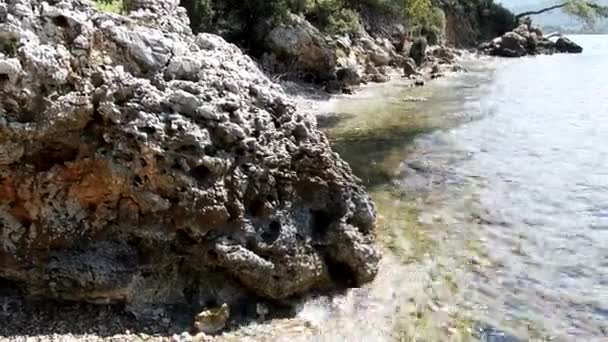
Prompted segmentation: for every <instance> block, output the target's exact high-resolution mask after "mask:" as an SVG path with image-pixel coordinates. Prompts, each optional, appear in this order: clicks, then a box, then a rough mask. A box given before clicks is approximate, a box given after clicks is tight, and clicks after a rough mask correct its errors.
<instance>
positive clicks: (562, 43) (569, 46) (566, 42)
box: [555, 37, 583, 53]
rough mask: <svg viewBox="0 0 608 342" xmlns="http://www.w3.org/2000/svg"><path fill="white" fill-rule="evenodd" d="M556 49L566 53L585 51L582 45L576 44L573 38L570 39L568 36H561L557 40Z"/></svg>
mask: <svg viewBox="0 0 608 342" xmlns="http://www.w3.org/2000/svg"><path fill="white" fill-rule="evenodd" d="M555 49H557V51H558V52H565V53H581V52H583V48H582V47H581V46H580V45H578V44H576V43H575V42H573V41H572V40H570V39H568V38H566V37H560V38H559V39H558V40H557V41H556V42H555Z"/></svg>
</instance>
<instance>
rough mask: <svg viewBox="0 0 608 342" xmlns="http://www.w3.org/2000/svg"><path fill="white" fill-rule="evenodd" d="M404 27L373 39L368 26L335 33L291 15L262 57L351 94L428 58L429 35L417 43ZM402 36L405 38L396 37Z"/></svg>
mask: <svg viewBox="0 0 608 342" xmlns="http://www.w3.org/2000/svg"><path fill="white" fill-rule="evenodd" d="M398 31H399V30H397V33H393V34H390V35H389V34H387V37H382V36H377V37H372V36H371V35H370V34H369V33H368V32H367V31H364V30H362V31H360V32H357V33H352V34H349V35H339V36H331V35H328V34H325V33H323V32H321V31H319V30H318V29H317V28H316V27H314V26H313V25H312V24H310V23H309V22H308V21H306V19H304V18H302V17H299V16H296V15H291V16H290V19H289V20H288V21H287V22H286V23H282V24H279V25H277V26H276V27H274V28H272V29H271V30H270V31H269V33H268V34H267V35H266V36H265V38H264V42H265V49H266V50H267V51H266V53H265V54H264V55H263V56H262V58H261V60H262V64H263V65H264V67H265V68H266V69H267V70H268V71H270V72H271V73H274V74H286V75H291V76H295V77H296V78H298V79H304V80H308V81H313V82H317V83H321V84H325V86H326V87H325V90H327V91H329V92H345V93H351V92H352V91H353V87H356V86H358V85H360V84H364V83H368V82H386V81H388V80H389V79H390V77H389V76H388V75H387V74H388V70H390V69H396V70H399V69H403V70H404V71H405V74H406V75H411V74H415V73H416V72H417V71H416V69H417V68H418V67H419V66H422V65H423V64H425V63H426V62H427V60H426V58H427V45H428V44H427V42H426V39H424V38H419V39H417V40H416V41H415V42H413V43H412V42H409V41H407V40H406V39H405V36H404V35H403V33H401V34H399V32H398ZM391 32H392V31H391ZM397 35H400V37H401V39H392V38H394V37H393V36H397ZM393 40H396V42H395V41H393ZM398 48H399V49H398ZM443 57H445V56H443ZM443 57H442V58H443ZM440 59H441V58H440Z"/></svg>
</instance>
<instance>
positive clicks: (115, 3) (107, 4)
mask: <svg viewBox="0 0 608 342" xmlns="http://www.w3.org/2000/svg"><path fill="white" fill-rule="evenodd" d="M94 2H95V7H96V8H97V9H98V10H100V11H102V12H110V13H117V14H122V13H124V12H125V4H124V3H123V0H94Z"/></svg>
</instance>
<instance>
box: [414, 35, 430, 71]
mask: <svg viewBox="0 0 608 342" xmlns="http://www.w3.org/2000/svg"><path fill="white" fill-rule="evenodd" d="M427 46H428V43H427V41H426V38H424V37H420V38H416V40H414V43H413V44H412V47H411V48H410V57H411V58H412V59H413V60H414V62H416V64H417V65H421V64H422V62H424V58H425V57H426V49H427Z"/></svg>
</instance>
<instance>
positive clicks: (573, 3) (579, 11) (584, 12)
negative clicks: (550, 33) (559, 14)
mask: <svg viewBox="0 0 608 342" xmlns="http://www.w3.org/2000/svg"><path fill="white" fill-rule="evenodd" d="M556 9H562V10H563V11H565V12H566V13H568V14H571V15H573V16H575V17H577V18H579V19H581V20H583V21H584V22H585V23H587V24H593V23H595V21H596V20H597V18H608V7H607V6H602V5H599V4H597V3H594V2H591V1H584V0H567V1H565V2H563V3H560V4H556V5H553V6H549V7H545V8H542V9H539V10H537V11H526V12H523V13H520V14H518V15H516V16H515V18H516V19H518V20H519V19H521V18H524V17H527V16H531V15H538V14H542V13H545V12H549V11H553V10H556Z"/></svg>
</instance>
